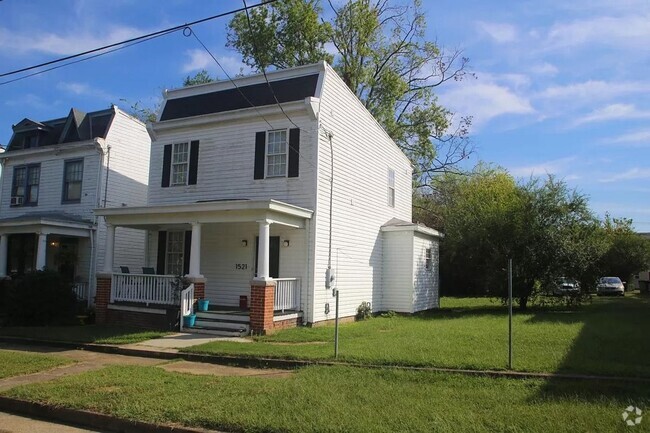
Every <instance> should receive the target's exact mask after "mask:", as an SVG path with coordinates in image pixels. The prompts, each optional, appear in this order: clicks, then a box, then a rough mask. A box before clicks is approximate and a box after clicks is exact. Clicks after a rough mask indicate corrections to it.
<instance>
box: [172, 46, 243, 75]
mask: <svg viewBox="0 0 650 433" xmlns="http://www.w3.org/2000/svg"><path fill="white" fill-rule="evenodd" d="M185 54H186V55H187V56H188V57H189V59H188V61H187V62H186V63H185V64H183V67H182V71H183V73H188V72H194V71H200V70H202V69H205V70H207V71H209V72H212V73H213V74H216V75H217V76H219V75H223V71H222V70H221V68H220V67H219V66H218V65H217V63H216V62H215V61H214V60H213V59H212V57H211V56H210V54H208V53H207V51H205V50H202V49H192V50H187V51H186V52H185ZM216 57H217V60H218V61H219V64H221V66H222V67H223V68H224V69H225V70H226V72H227V73H228V75H230V76H231V77H232V76H234V75H238V74H248V73H250V72H251V69H250V68H249V67H248V66H247V65H245V64H244V63H242V62H241V61H240V60H239V59H238V58H236V57H233V56H216Z"/></svg>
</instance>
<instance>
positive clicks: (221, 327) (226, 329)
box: [186, 311, 250, 337]
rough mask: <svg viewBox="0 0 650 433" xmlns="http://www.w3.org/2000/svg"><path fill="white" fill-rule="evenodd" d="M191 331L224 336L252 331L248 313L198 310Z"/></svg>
mask: <svg viewBox="0 0 650 433" xmlns="http://www.w3.org/2000/svg"><path fill="white" fill-rule="evenodd" d="M186 329H188V330H190V331H191V332H197V333H205V334H213V335H222V336H224V337H243V336H245V335H248V334H249V333H250V319H249V316H248V315H247V314H227V313H218V312H210V311H206V312H200V311H197V312H196V322H195V324H194V326H193V327H191V328H186Z"/></svg>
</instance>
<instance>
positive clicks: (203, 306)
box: [197, 299, 210, 311]
mask: <svg viewBox="0 0 650 433" xmlns="http://www.w3.org/2000/svg"><path fill="white" fill-rule="evenodd" d="M197 304H198V307H199V311H208V304H210V300H209V299H199V300H198V301H197Z"/></svg>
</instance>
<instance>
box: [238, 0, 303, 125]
mask: <svg viewBox="0 0 650 433" xmlns="http://www.w3.org/2000/svg"><path fill="white" fill-rule="evenodd" d="M242 1H243V2H244V8H243V9H244V11H245V12H246V22H247V23H248V31H249V32H250V34H251V38H252V40H253V50H254V51H255V55H256V57H257V58H258V59H259V58H260V57H259V52H258V50H257V44H256V43H255V34H254V33H253V27H252V26H251V18H250V16H249V15H248V6H247V5H246V0H242ZM260 69H261V70H262V74H263V75H264V80H266V85H267V86H268V87H269V90H270V91H271V95H273V99H275V103H276V104H277V105H278V107H279V108H280V111H282V114H284V117H286V118H287V119H288V120H289V122H291V124H292V125H293V126H295V127H296V128H299V127H298V125H296V124H295V123H294V121H293V120H291V118H290V117H289V116H288V115H287V113H285V111H284V108H282V105H280V101H278V98H277V97H276V96H275V92H274V91H273V87H272V86H271V83H269V77H267V76H266V71H265V70H264V65H260Z"/></svg>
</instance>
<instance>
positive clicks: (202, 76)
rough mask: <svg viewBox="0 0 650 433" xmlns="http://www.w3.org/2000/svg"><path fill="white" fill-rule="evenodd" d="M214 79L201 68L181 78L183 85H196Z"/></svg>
mask: <svg viewBox="0 0 650 433" xmlns="http://www.w3.org/2000/svg"><path fill="white" fill-rule="evenodd" d="M213 81H214V78H212V77H211V76H210V73H208V71H206V70H205V69H201V70H200V71H199V72H197V73H196V74H194V75H193V76H189V75H188V76H187V77H185V79H184V80H183V87H188V86H196V85H197V84H207V83H211V82H213Z"/></svg>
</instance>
